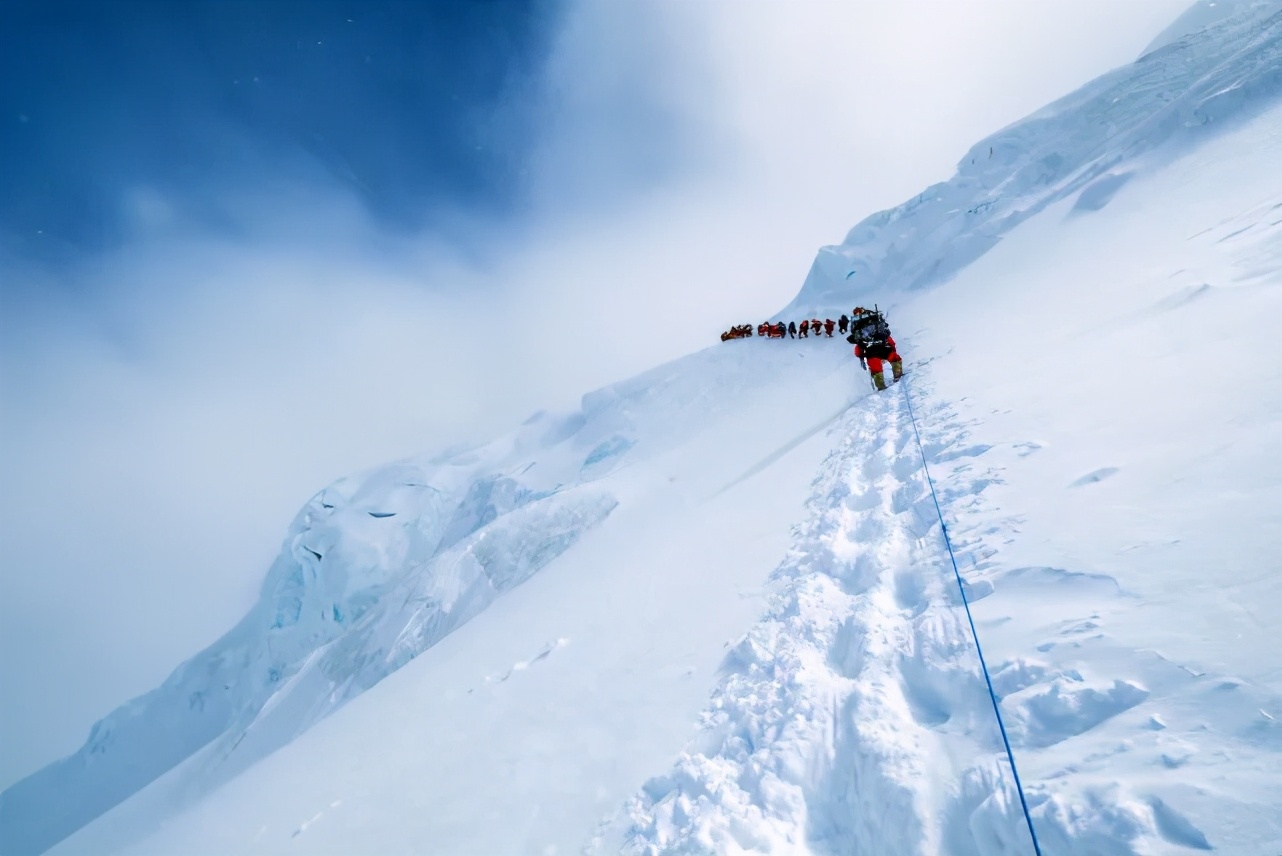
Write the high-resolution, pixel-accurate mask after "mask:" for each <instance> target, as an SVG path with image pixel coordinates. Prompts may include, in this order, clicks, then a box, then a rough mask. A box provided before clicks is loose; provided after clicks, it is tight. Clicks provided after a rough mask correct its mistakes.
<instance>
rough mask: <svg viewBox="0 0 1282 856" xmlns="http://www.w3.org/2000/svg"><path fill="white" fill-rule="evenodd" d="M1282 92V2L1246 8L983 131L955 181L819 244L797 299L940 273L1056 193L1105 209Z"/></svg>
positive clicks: (848, 295)
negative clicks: (1173, 149)
mask: <svg viewBox="0 0 1282 856" xmlns="http://www.w3.org/2000/svg"><path fill="white" fill-rule="evenodd" d="M1279 95H1282V3H1279V2H1277V0H1269V1H1268V2H1255V3H1250V4H1245V3H1244V4H1241V5H1239V6H1235V7H1234V8H1233V10H1232V14H1228V15H1226V16H1225V17H1223V18H1220V19H1218V20H1215V21H1213V22H1212V23H1211V24H1210V25H1209V26H1207V27H1206V28H1205V29H1202V30H1200V31H1198V32H1196V33H1192V34H1189V35H1186V36H1184V37H1183V38H1181V39H1178V40H1176V41H1173V42H1171V43H1169V44H1167V45H1165V46H1163V47H1161V48H1158V49H1156V50H1154V51H1152V52H1151V53H1147V54H1145V55H1144V56H1143V57H1141V58H1140V59H1139V60H1138V61H1136V62H1135V63H1133V64H1131V65H1129V66H1126V67H1124V68H1120V69H1117V70H1115V71H1112V72H1109V73H1108V74H1105V75H1103V76H1102V77H1100V78H1098V79H1096V80H1094V81H1092V82H1091V83H1088V84H1087V85H1086V86H1083V87H1082V88H1081V89H1079V90H1077V91H1075V92H1073V93H1071V94H1070V95H1067V96H1065V97H1064V98H1061V99H1060V100H1058V101H1056V102H1054V103H1053V104H1051V105H1049V106H1047V107H1045V108H1043V109H1041V110H1039V111H1038V112H1036V113H1034V114H1033V115H1031V116H1029V117H1028V118H1026V119H1022V120H1020V121H1019V122H1016V123H1015V124H1013V125H1010V126H1009V127H1007V128H1005V129H1003V130H1001V131H999V132H998V133H996V134H993V135H991V136H989V137H988V138H986V139H983V140H981V141H980V142H978V143H977V144H975V146H973V147H972V148H971V150H970V151H969V152H967V153H966V155H965V156H964V157H963V158H962V159H961V162H960V163H959V164H958V166H957V174H956V175H954V176H953V177H952V178H951V179H949V180H948V181H946V182H941V183H939V184H936V185H933V186H931V187H929V188H927V189H926V190H925V191H923V192H922V193H921V194H920V195H919V196H918V197H917V198H915V199H912V200H910V201H908V202H906V203H904V204H903V205H900V206H898V207H897V208H892V209H890V210H887V211H881V212H878V213H877V214H873V215H872V216H870V217H868V218H866V219H865V220H863V221H862V222H861V223H859V224H858V225H856V226H855V227H854V228H853V229H851V230H850V232H849V233H848V234H847V235H846V239H845V240H844V241H843V242H842V243H841V244H840V245H835V246H828V247H823V248H821V249H820V251H819V253H818V255H817V256H816V257H815V261H814V263H813V265H812V266H811V269H810V273H809V274H808V275H807V277H806V281H805V284H804V285H803V286H802V289H801V291H800V292H799V293H798V295H797V297H796V298H795V299H794V300H793V302H792V303H791V304H790V305H789V307H788V310H789V311H792V310H796V311H798V312H802V313H806V312H810V311H823V310H825V309H826V308H828V307H831V306H846V305H848V303H849V301H851V300H858V299H860V297H861V295H873V294H874V292H875V294H876V295H877V296H880V297H881V298H882V299H883V302H884V299H885V296H886V294H887V292H896V291H901V290H902V291H911V290H913V289H920V288H925V287H928V286H933V285H938V284H939V283H941V282H943V281H945V280H947V279H948V278H949V277H951V276H952V275H954V274H955V273H957V272H958V271H959V270H961V269H962V268H964V267H966V266H967V265H968V264H970V263H971V262H973V261H974V260H975V259H977V258H979V257H980V256H982V255H984V254H985V253H987V252H988V251H989V250H991V249H992V248H993V247H994V246H996V245H997V243H998V241H1000V240H1001V239H1002V236H1004V235H1005V234H1007V233H1008V232H1010V230H1011V229H1013V228H1014V227H1016V226H1018V225H1019V224H1020V223H1022V222H1024V221H1025V220H1027V219H1028V218H1029V217H1032V216H1033V215H1035V214H1037V213H1038V212H1039V211H1042V210H1044V209H1045V208H1046V207H1047V206H1048V205H1050V204H1052V203H1054V202H1056V201H1058V200H1060V199H1063V198H1065V197H1067V196H1069V195H1071V194H1073V193H1076V192H1078V191H1083V197H1082V199H1081V200H1080V201H1081V203H1082V205H1083V209H1084V210H1096V209H1097V208H1099V207H1102V206H1103V205H1105V204H1107V202H1108V200H1109V199H1110V198H1111V197H1112V195H1113V194H1115V193H1116V192H1117V190H1118V189H1120V188H1121V186H1122V185H1123V184H1125V183H1126V181H1127V180H1128V179H1129V178H1130V174H1131V171H1132V170H1133V169H1134V168H1135V163H1136V162H1137V161H1138V160H1139V159H1141V158H1142V156H1143V155H1145V154H1146V153H1148V152H1152V151H1153V150H1155V149H1157V148H1158V147H1159V146H1163V145H1167V144H1173V143H1175V144H1182V145H1184V144H1193V143H1194V142H1196V141H1197V140H1198V139H1200V138H1202V137H1204V136H1205V134H1206V132H1207V131H1215V130H1218V129H1220V128H1223V127H1227V126H1228V125H1230V124H1231V123H1233V122H1239V121H1241V120H1243V119H1244V118H1246V117H1248V116H1250V115H1252V114H1253V113H1254V112H1255V111H1257V110H1259V109H1263V108H1264V107H1265V106H1266V105H1267V104H1269V103H1271V102H1272V101H1274V100H1276V99H1277V98H1278V97H1279ZM852 294H853V296H852Z"/></svg>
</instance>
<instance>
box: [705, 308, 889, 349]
mask: <svg viewBox="0 0 1282 856" xmlns="http://www.w3.org/2000/svg"><path fill="white" fill-rule="evenodd" d="M875 314H877V313H876V311H875V310H872V309H865V308H863V307H862V306H856V307H855V308H854V309H853V310H852V311H851V314H850V316H846V315H842V316H841V317H840V318H838V319H837V320H836V321H833V320H832V319H831V318H828V319H825V320H822V321H821V320H820V319H818V318H805V319H802V321H801V323H800V324H798V323H797V322H796V321H789V322H788V323H787V324H784V323H783V322H782V321H763V322H761V323H760V324H758V325H757V335H758V336H760V337H761V338H763V339H806V338H809V337H810V335H811V333H813V334H814V336H815V338H821V337H827V338H829V339H831V338H832V334H833V330H836V331H837V332H839V333H841V334H842V335H845V333H846V330H848V329H850V330H853V329H854V326H855V324H856V323H857V322H858V321H859V320H862V319H863V318H864V317H865V316H871V315H875ZM751 337H752V325H751V324H739V325H737V326H735V327H731V328H730V329H729V330H727V331H725V332H724V333H722V334H721V341H723V342H729V341H730V340H731V339H749V338H751Z"/></svg>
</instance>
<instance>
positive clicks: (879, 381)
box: [872, 372, 886, 392]
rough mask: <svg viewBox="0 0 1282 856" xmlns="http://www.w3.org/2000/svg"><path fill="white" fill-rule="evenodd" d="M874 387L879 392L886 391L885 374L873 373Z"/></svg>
mask: <svg viewBox="0 0 1282 856" xmlns="http://www.w3.org/2000/svg"><path fill="white" fill-rule="evenodd" d="M872 385H873V386H875V387H877V391H878V392H880V391H881V390H883V389H885V388H886V376H885V375H884V374H882V373H881V372H873V373H872Z"/></svg>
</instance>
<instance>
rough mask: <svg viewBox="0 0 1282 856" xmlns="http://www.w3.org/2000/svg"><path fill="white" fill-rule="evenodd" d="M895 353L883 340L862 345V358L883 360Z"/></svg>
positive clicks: (875, 340) (874, 340)
mask: <svg viewBox="0 0 1282 856" xmlns="http://www.w3.org/2000/svg"><path fill="white" fill-rule="evenodd" d="M894 352H895V349H894V348H892V347H890V343H889V342H887V341H886V340H885V339H873V340H871V341H868V342H865V343H864V356H865V357H874V358H876V359H879V360H884V359H886V357H889V356H890V355H891V354H893V353H894Z"/></svg>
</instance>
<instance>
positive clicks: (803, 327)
mask: <svg viewBox="0 0 1282 856" xmlns="http://www.w3.org/2000/svg"><path fill="white" fill-rule="evenodd" d="M809 335H810V322H809V321H802V322H801V324H800V325H799V326H798V327H797V338H799V339H804V338H806V337H807V336H809Z"/></svg>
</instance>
